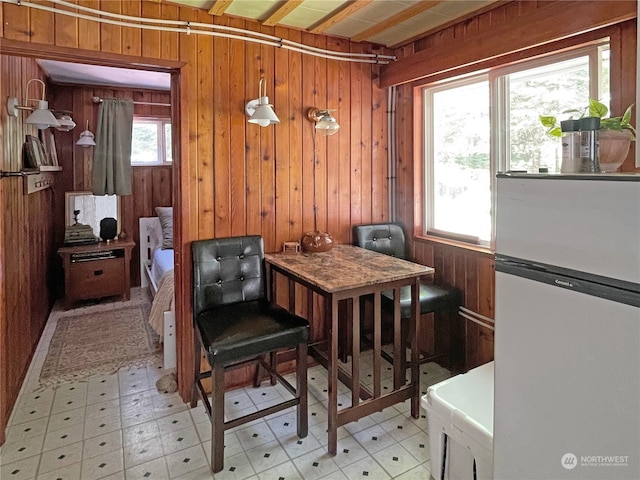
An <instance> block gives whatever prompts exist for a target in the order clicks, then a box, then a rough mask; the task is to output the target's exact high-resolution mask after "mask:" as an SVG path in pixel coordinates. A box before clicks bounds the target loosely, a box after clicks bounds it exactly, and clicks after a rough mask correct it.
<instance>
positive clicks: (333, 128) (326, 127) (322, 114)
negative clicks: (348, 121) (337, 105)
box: [307, 108, 340, 135]
mask: <svg viewBox="0 0 640 480" xmlns="http://www.w3.org/2000/svg"><path fill="white" fill-rule="evenodd" d="M331 112H335V110H326V109H325V110H321V109H319V108H311V109H309V111H308V112H307V117H309V120H311V121H312V122H315V123H316V130H318V132H320V133H321V134H322V135H333V134H335V133H338V130H340V125H339V124H338V122H337V121H336V119H335V118H334V117H333V115H331Z"/></svg>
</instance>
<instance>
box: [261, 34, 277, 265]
mask: <svg viewBox="0 0 640 480" xmlns="http://www.w3.org/2000/svg"><path fill="white" fill-rule="evenodd" d="M260 30H261V32H262V33H265V34H267V35H273V27H264V26H263V27H262V28H261V29H260ZM260 58H261V59H262V74H263V75H264V80H265V85H266V86H267V94H268V95H269V94H271V95H272V96H273V95H275V88H276V80H275V65H274V62H275V57H274V49H273V48H272V47H269V46H266V45H261V46H260ZM268 95H267V96H268ZM275 111H276V112H277V109H276V110H275ZM276 115H277V113H276ZM280 125H281V124H276V125H269V126H268V127H266V128H262V127H260V177H261V182H260V183H261V186H262V190H261V201H260V204H261V210H260V218H261V219H262V228H261V231H262V237H263V239H264V248H265V251H267V252H273V251H275V250H276V249H277V247H276V212H275V208H276V202H275V197H276V183H275V158H274V157H275V145H274V141H275V129H276V128H278V127H279V126H280Z"/></svg>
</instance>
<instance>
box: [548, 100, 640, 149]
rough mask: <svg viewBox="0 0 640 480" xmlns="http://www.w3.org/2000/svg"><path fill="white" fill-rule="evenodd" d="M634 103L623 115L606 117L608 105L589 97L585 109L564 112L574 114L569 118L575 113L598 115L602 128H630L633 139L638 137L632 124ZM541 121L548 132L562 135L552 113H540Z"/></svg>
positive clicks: (553, 135)
mask: <svg viewBox="0 0 640 480" xmlns="http://www.w3.org/2000/svg"><path fill="white" fill-rule="evenodd" d="M632 109H633V104H631V105H629V106H628V107H627V109H626V110H625V112H624V115H622V116H621V117H606V115H607V114H608V113H609V109H608V108H607V106H606V105H605V104H603V103H601V102H599V101H598V100H594V99H593V98H590V99H589V106H588V107H586V108H584V109H583V110H576V109H572V110H565V111H564V112H562V113H563V114H572V115H571V116H570V117H569V118H568V120H570V119H574V117H573V114H578V115H579V116H578V117H577V118H583V117H598V118H600V130H618V131H622V130H629V131H630V132H631V140H635V139H636V129H635V128H633V125H631V110H632ZM540 122H541V123H542V125H543V126H544V127H545V128H546V129H547V134H548V135H550V136H552V137H560V136H562V130H561V129H560V122H559V121H558V119H557V118H556V117H554V116H552V115H540Z"/></svg>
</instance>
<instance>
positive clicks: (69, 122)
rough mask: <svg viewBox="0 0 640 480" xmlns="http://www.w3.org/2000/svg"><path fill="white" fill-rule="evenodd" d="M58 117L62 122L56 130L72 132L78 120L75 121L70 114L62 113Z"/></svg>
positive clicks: (59, 121)
mask: <svg viewBox="0 0 640 480" xmlns="http://www.w3.org/2000/svg"><path fill="white" fill-rule="evenodd" d="M56 118H57V120H58V123H60V126H59V127H56V130H60V131H61V132H70V131H71V130H73V129H74V128H75V126H76V122H74V121H73V119H72V118H71V116H69V115H60V116H59V117H56Z"/></svg>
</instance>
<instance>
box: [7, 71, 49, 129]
mask: <svg viewBox="0 0 640 480" xmlns="http://www.w3.org/2000/svg"><path fill="white" fill-rule="evenodd" d="M31 82H40V83H41V84H42V97H41V98H29V85H30V84H31ZM44 89H45V84H44V82H43V81H42V80H40V79H39V78H32V79H31V80H29V81H28V82H27V88H26V90H25V99H24V105H20V104H18V99H17V98H15V97H12V98H9V99H8V100H7V112H8V113H9V115H11V116H12V117H17V116H18V110H29V111H30V112H31V115H29V116H28V117H27V119H26V120H25V121H24V123H27V124H29V125H35V126H37V127H38V128H39V129H40V130H44V129H45V128H49V127H59V126H60V122H59V121H58V120H57V119H56V117H55V116H54V115H53V113H51V110H49V102H47V101H46V100H45V99H44ZM28 102H38V106H37V107H35V108H34V107H30V106H29V103H28Z"/></svg>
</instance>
